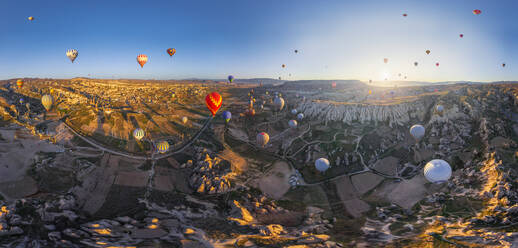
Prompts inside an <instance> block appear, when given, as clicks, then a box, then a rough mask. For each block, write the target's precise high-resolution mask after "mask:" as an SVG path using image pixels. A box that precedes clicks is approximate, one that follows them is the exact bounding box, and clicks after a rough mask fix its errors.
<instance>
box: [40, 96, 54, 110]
mask: <svg viewBox="0 0 518 248" xmlns="http://www.w3.org/2000/svg"><path fill="white" fill-rule="evenodd" d="M41 104H42V105H43V107H44V108H45V109H46V110H47V111H49V110H50V109H51V108H52V104H54V99H53V98H52V96H51V95H44V96H43V97H42V98H41Z"/></svg>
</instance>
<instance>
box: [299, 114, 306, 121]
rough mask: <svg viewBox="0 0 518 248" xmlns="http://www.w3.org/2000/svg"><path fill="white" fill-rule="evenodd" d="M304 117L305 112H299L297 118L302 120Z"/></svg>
mask: <svg viewBox="0 0 518 248" xmlns="http://www.w3.org/2000/svg"><path fill="white" fill-rule="evenodd" d="M302 119H304V114H303V113H299V114H298V115H297V120H299V121H301V120H302Z"/></svg>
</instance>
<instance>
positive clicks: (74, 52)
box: [66, 49, 79, 63]
mask: <svg viewBox="0 0 518 248" xmlns="http://www.w3.org/2000/svg"><path fill="white" fill-rule="evenodd" d="M66 54H67V57H68V59H70V61H71V62H72V63H74V60H76V58H77V55H78V54H79V53H78V52H77V50H76V49H68V50H67V53H66Z"/></svg>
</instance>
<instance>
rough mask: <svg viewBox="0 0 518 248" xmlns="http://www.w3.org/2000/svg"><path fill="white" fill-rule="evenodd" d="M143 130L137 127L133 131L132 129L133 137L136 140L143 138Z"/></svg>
mask: <svg viewBox="0 0 518 248" xmlns="http://www.w3.org/2000/svg"><path fill="white" fill-rule="evenodd" d="M144 135H145V133H144V130H143V129H142V128H137V129H135V131H133V137H135V139H136V140H138V141H140V140H141V139H142V138H144Z"/></svg>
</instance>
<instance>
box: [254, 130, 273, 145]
mask: <svg viewBox="0 0 518 248" xmlns="http://www.w3.org/2000/svg"><path fill="white" fill-rule="evenodd" d="M256 139H257V145H259V146H262V147H265V146H266V144H268V141H269V140H270V136H268V134H267V133H265V132H261V133H259V134H257V137H256Z"/></svg>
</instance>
